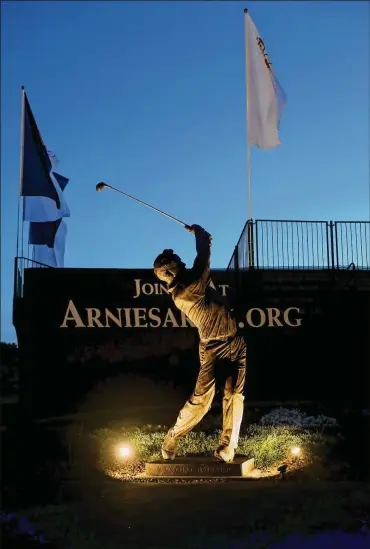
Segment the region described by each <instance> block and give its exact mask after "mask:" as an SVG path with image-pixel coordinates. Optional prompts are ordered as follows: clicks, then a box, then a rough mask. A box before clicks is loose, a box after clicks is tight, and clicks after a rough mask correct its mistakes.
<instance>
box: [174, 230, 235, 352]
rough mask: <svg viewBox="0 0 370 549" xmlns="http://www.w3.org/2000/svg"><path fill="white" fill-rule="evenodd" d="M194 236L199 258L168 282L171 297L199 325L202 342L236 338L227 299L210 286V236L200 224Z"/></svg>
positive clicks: (232, 317)
mask: <svg viewBox="0 0 370 549" xmlns="http://www.w3.org/2000/svg"><path fill="white" fill-rule="evenodd" d="M195 237H196V245H197V252H198V253H197V257H196V258H195V261H194V265H193V267H192V268H191V269H189V270H184V271H183V272H182V273H181V274H180V275H179V277H177V278H176V280H175V281H174V282H173V283H172V284H171V285H169V291H170V293H171V295H172V299H173V301H174V303H175V305H176V307H177V308H178V309H180V311H182V312H183V313H185V315H186V316H187V317H188V318H189V319H190V320H191V322H193V324H194V325H195V326H196V327H197V328H198V331H199V337H200V339H201V341H203V342H207V341H210V340H218V339H220V340H222V339H226V338H228V337H233V336H235V335H236V333H237V327H236V321H235V318H234V316H233V314H232V312H231V310H230V309H229V307H228V305H227V302H226V300H225V299H224V298H223V297H222V296H221V294H220V293H219V292H218V290H216V289H215V288H213V287H212V286H211V278H210V256H211V253H210V248H211V238H210V235H209V234H208V233H207V232H206V231H204V229H201V228H200V227H199V229H197V230H196V233H195Z"/></svg>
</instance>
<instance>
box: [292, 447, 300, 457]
mask: <svg viewBox="0 0 370 549" xmlns="http://www.w3.org/2000/svg"><path fill="white" fill-rule="evenodd" d="M291 452H292V454H293V456H299V455H300V453H301V449H300V448H299V447H298V446H294V448H292V449H291Z"/></svg>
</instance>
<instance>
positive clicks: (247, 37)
mask: <svg viewBox="0 0 370 549" xmlns="http://www.w3.org/2000/svg"><path fill="white" fill-rule="evenodd" d="M247 14H248V9H247V8H245V9H244V21H245V89H246V136H247V184H248V219H249V220H251V219H252V192H251V148H250V145H249V135H248V130H249V78H248V74H249V30H248V26H249V25H248V19H247Z"/></svg>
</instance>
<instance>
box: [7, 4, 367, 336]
mask: <svg viewBox="0 0 370 549" xmlns="http://www.w3.org/2000/svg"><path fill="white" fill-rule="evenodd" d="M245 7H248V8H249V10H250V11H249V13H250V16H251V17H252V19H253V21H254V23H255V25H256V26H257V28H258V30H259V32H260V34H261V37H262V38H263V40H264V43H265V46H266V50H267V52H268V54H269V56H270V59H271V61H272V63H273V66H274V68H275V71H276V74H277V77H278V79H279V81H280V83H281V85H282V87H283V88H284V90H285V92H286V94H287V97H288V102H287V105H286V107H285V110H284V113H283V117H282V121H281V131H280V138H281V141H282V145H281V146H280V147H277V148H276V149H274V150H271V151H262V150H258V149H256V148H252V151H251V177H252V197H253V218H254V219H301V220H311V219H312V220H369V219H370V198H369V164H370V162H369V150H370V143H369V133H370V123H369V121H370V112H369V94H370V90H369V80H370V78H369V66H370V59H369V52H370V46H369V30H370V29H369V25H370V23H369V22H370V13H369V3H368V2H365V1H363V2H353V1H351V2H345V1H340V2H293V1H291V2H275V1H274V2H249V3H244V2H195V1H194V2H170V1H167V2H152V1H151V2H140V1H136V2H118V1H116V2H88V1H86V2H76V1H73V2H55V1H53V2H3V3H2V23H1V40H2V42H1V46H2V47H1V55H2V60H1V61H2V62H1V93H2V97H1V99H2V102H1V109H2V111H1V122H2V140H1V183H2V249H1V260H2V264H1V277H2V281H1V282H2V286H1V299H2V312H1V313H2V316H1V320H2V322H1V339H2V341H8V342H9V341H16V339H15V331H14V329H13V327H12V320H11V315H12V297H13V268H14V256H15V252H16V233H17V203H18V194H19V158H20V146H19V142H20V99H21V93H20V87H21V85H24V86H25V89H26V92H27V95H28V98H29V101H30V104H31V107H32V110H33V113H34V115H35V118H36V121H37V123H38V126H39V129H40V131H41V134H42V137H43V139H44V141H45V143H46V145H47V146H48V147H50V148H51V149H52V150H53V151H54V152H55V154H56V155H57V157H58V158H59V160H60V164H59V166H58V171H59V172H60V173H61V174H63V175H65V176H66V177H69V178H70V183H69V185H68V186H67V189H66V191H65V194H66V199H67V202H68V205H69V208H70V210H71V217H70V218H69V219H66V222H67V225H68V236H67V244H66V255H65V265H66V267H85V268H96V267H99V268H105V267H116V268H125V267H129V268H135V267H141V268H151V267H152V264H153V259H154V257H155V256H156V255H157V254H158V253H160V252H161V251H162V250H163V248H173V249H174V250H175V251H176V252H177V253H179V255H180V256H181V257H182V258H183V259H184V261H185V262H186V263H187V264H191V263H192V261H193V259H194V254H195V246H194V237H193V236H192V235H190V234H189V233H188V232H186V231H185V230H184V229H182V228H181V226H180V225H178V224H176V223H174V222H173V221H170V220H168V219H166V218H164V217H162V216H160V215H159V214H157V213H155V212H152V211H150V210H148V209H147V208H145V207H143V206H141V205H138V204H136V203H134V202H132V201H130V200H129V199H126V198H125V197H123V196H118V195H116V194H114V193H112V192H110V191H104V192H103V193H100V194H98V193H96V192H95V184H96V183H97V182H98V181H101V180H103V181H106V182H107V183H109V184H111V185H113V186H117V187H119V188H120V189H122V190H124V191H126V192H128V193H130V194H133V195H135V196H137V197H138V198H140V199H142V200H144V201H146V202H149V203H151V204H153V205H154V206H156V207H158V208H160V209H162V210H164V211H167V212H168V213H170V214H171V215H173V216H175V217H178V218H180V219H182V220H184V221H185V222H187V223H189V224H192V223H198V224H200V225H202V226H204V227H205V228H206V229H207V230H208V231H210V232H211V233H212V235H213V248H212V265H213V266H214V267H219V268H225V267H226V266H227V264H228V262H229V259H230V256H231V254H232V252H233V248H234V246H235V244H236V242H237V240H238V238H239V235H240V233H241V230H242V228H243V225H244V223H245V221H246V219H247V215H248V211H247V175H246V174H247V170H246V115H245V112H246V108H245V61H244V58H245V52H244V15H243V10H244V8H245Z"/></svg>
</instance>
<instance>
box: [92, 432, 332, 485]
mask: <svg viewBox="0 0 370 549" xmlns="http://www.w3.org/2000/svg"><path fill="white" fill-rule="evenodd" d="M166 431H167V428H166V427H164V426H150V425H147V426H143V427H131V428H127V427H124V426H121V427H118V426H117V427H116V428H113V429H112V428H106V429H98V430H96V431H94V432H93V433H91V435H90V436H91V437H92V438H93V440H94V441H95V443H96V447H97V456H98V457H97V460H98V468H99V469H100V470H101V471H104V472H105V473H106V474H108V475H109V476H112V477H114V478H117V479H128V478H132V477H134V476H137V475H139V474H141V473H143V471H144V467H145V463H146V462H148V461H152V460H156V459H159V458H160V457H161V454H160V448H161V444H162V441H163V438H164V436H165V433H166ZM218 437H219V431H211V432H204V431H193V432H191V433H189V434H188V435H187V436H186V437H184V438H182V439H180V443H179V451H178V454H179V456H184V455H187V456H189V455H190V456H195V455H197V456H207V455H209V456H211V455H212V454H213V452H214V450H215V448H216V447H217V444H218ZM338 441H339V438H338V435H336V434H327V433H322V432H319V431H317V430H311V429H303V428H300V427H272V426H262V425H252V426H250V427H249V428H248V429H247V430H246V432H245V433H243V434H242V435H241V437H240V442H239V447H238V450H237V453H238V454H241V455H245V456H248V457H253V458H254V460H255V466H256V468H258V469H260V470H262V471H265V472H267V471H269V472H270V473H271V474H279V473H278V471H277V468H278V467H279V466H280V465H282V464H286V465H287V467H288V471H298V470H306V472H307V470H311V471H313V472H314V473H313V474H314V475H316V476H318V477H320V478H327V477H328V476H330V471H331V467H330V456H331V454H332V452H333V449H334V448H335V446H336V445H337V443H338ZM122 447H124V448H127V449H128V450H127V452H130V454H129V455H128V456H121V455H120V453H119V452H120V448H122ZM292 448H299V449H300V454H299V455H298V456H294V455H293V454H292ZM336 470H338V464H337V466H336ZM325 471H326V474H325Z"/></svg>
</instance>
